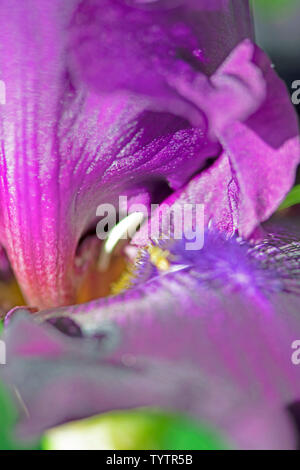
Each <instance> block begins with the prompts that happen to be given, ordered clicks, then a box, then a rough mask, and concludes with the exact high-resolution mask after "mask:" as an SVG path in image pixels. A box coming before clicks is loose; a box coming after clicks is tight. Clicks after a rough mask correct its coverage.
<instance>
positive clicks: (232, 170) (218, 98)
mask: <svg viewBox="0 0 300 470" xmlns="http://www.w3.org/2000/svg"><path fill="white" fill-rule="evenodd" d="M231 75H232V77H233V76H234V77H235V79H236V80H237V82H239V81H241V87H242V89H243V87H244V86H245V84H247V89H248V98H249V102H248V107H247V93H246V91H245V89H244V92H243V91H242V89H241V90H240V91H239V86H237V87H236V88H235V87H234V86H229V87H228V88H227V86H226V80H227V78H226V77H227V76H231ZM232 77H231V78H232ZM262 79H263V80H262ZM211 82H212V83H213V84H214V88H213V90H214V91H213V92H212V93H211V95H210V94H209V92H208V93H203V94H200V95H199V96H197V92H196V88H195V87H194V86H193V87H192V88H189V86H188V85H187V84H185V88H184V90H182V92H184V93H188V94H189V96H190V98H192V99H193V100H194V101H195V102H197V99H198V100H199V99H200V100H201V104H200V103H199V106H200V105H201V106H202V108H203V109H205V111H206V114H207V115H208V116H210V118H211V122H213V125H212V129H213V130H214V132H216V135H217V137H218V140H219V142H220V144H221V145H222V147H223V153H222V155H221V157H219V158H218V160H217V161H216V162H215V163H214V164H213V165H212V166H211V167H209V168H208V169H207V170H205V171H203V172H202V173H200V174H198V175H196V177H195V178H194V179H193V180H192V181H190V182H189V183H188V184H187V185H186V186H185V187H184V188H182V189H179V190H178V191H177V193H174V194H172V195H171V196H170V197H169V198H168V199H167V200H166V201H164V204H165V205H166V206H168V207H169V208H174V209H176V206H177V205H183V204H186V203H189V204H204V211H205V224H206V226H210V227H214V228H215V229H217V230H219V231H221V232H226V233H228V234H229V235H233V234H234V233H235V232H236V233H238V234H239V235H241V236H243V237H249V236H250V235H251V234H252V232H253V231H254V230H255V228H256V227H257V226H258V225H259V223H260V222H263V221H265V220H267V219H268V218H269V217H270V215H271V214H272V213H273V212H274V211H275V210H276V208H277V207H278V206H279V204H280V202H281V201H282V200H283V199H284V197H285V195H286V194H287V193H288V191H289V189H290V188H291V187H292V185H293V182H294V180H295V174H296V169H297V166H298V164H299V161H300V140H299V126H298V119H297V115H296V112H295V110H294V108H293V105H292V103H291V100H290V96H289V94H288V93H287V90H286V87H285V85H284V83H283V82H282V81H281V80H280V79H279V77H278V76H277V74H276V73H275V71H274V69H273V67H272V64H271V62H270V61H269V59H268V58H267V57H266V55H265V54H264V53H263V52H262V51H261V50H260V49H259V48H257V47H256V46H254V45H253V44H252V43H251V42H249V41H244V42H243V43H242V44H241V45H239V46H238V47H237V48H236V50H235V51H233V53H232V54H231V56H230V57H229V58H228V59H227V60H226V62H225V63H224V64H223V65H222V66H221V67H220V69H219V70H218V71H217V72H216V73H215V75H214V76H213V77H212V78H211ZM218 83H220V84H221V86H220V87H219V89H218ZM263 90H264V93H263ZM208 91H209V89H208ZM234 92H236V93H237V94H236V96H234V95H233V93H234ZM239 93H240V97H239ZM263 94H265V96H264V98H263V100H262V102H261V104H260V105H259V106H258V108H257V109H256V111H255V112H254V113H252V114H251V112H250V108H251V104H250V103H251V102H252V104H254V103H255V102H256V104H257V103H258V102H259V100H260V98H259V96H260V97H262V96H263ZM254 96H256V97H257V100H255V99H254V101H253V98H254ZM221 103H222V104H223V106H222V107H221V108H220V106H219V105H220V104H221ZM224 109H226V110H227V109H229V111H228V112H226V115H225V113H224ZM247 113H248V117H247ZM249 114H250V116H249ZM224 115H225V118H224ZM160 211H161V209H159V210H158V211H157V214H159V213H160ZM157 223H158V215H156V216H154V218H153V219H152V221H151V224H157ZM165 230H166V229H165ZM146 238H147V227H145V228H144V229H143V230H142V231H141V233H140V234H137V235H136V237H135V239H134V241H135V243H136V244H137V245H140V244H144V241H145V239H146Z"/></svg>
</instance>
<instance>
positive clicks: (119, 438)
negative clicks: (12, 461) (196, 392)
mask: <svg viewBox="0 0 300 470" xmlns="http://www.w3.org/2000/svg"><path fill="white" fill-rule="evenodd" d="M42 447H43V448H44V449H58V450H62V449H81V450H85V449H106V450H108V449H109V450H166V449H167V450H193V449H197V450H211V449H214V450H217V449H225V448H227V446H226V444H225V441H224V440H223V439H222V438H221V436H220V435H219V434H218V433H217V432H216V431H214V430H212V429H211V428H210V427H209V426H206V425H199V424H198V423H197V424H196V423H195V422H193V421H192V420H191V419H188V418H186V417H183V416H181V415H177V414H170V413H165V412H162V411H156V410H146V409H143V410H132V411H125V412H124V411H122V412H113V413H106V414H103V415H100V416H94V417H92V418H89V419H85V420H81V421H75V422H73V423H68V424H65V425H63V426H60V427H57V428H55V429H52V430H49V431H48V432H47V433H46V435H45V436H44V438H43V441H42Z"/></svg>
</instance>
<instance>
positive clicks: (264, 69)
mask: <svg viewBox="0 0 300 470" xmlns="http://www.w3.org/2000/svg"><path fill="white" fill-rule="evenodd" d="M0 48H1V77H0V78H1V80H2V81H3V82H4V83H5V86H6V104H5V105H4V106H1V136H2V147H1V186H0V198H1V207H2V210H1V234H0V235H1V236H0V238H1V243H2V245H3V246H4V248H5V250H6V252H7V254H8V257H9V260H10V262H11V264H12V267H13V269H14V271H15V273H16V276H17V279H18V282H19V284H20V286H21V288H22V290H23V293H24V295H25V297H26V299H27V301H28V303H29V304H30V305H32V306H36V307H39V308H43V307H44V308H45V307H51V306H56V305H64V304H71V303H73V302H75V299H76V297H75V294H76V289H77V287H78V284H79V283H80V280H81V279H82V276H83V274H84V273H83V271H84V268H85V267H86V266H88V264H89V263H88V259H89V258H93V256H95V253H94V252H93V254H89V253H92V250H91V249H90V252H89V253H86V252H85V253H83V252H84V250H78V244H79V242H80V240H81V239H82V237H84V234H85V233H87V232H88V231H89V230H90V229H91V227H93V224H94V221H95V217H96V208H97V206H98V205H99V204H100V203H102V202H105V203H107V202H111V203H115V202H116V199H117V197H118V196H119V194H123V195H127V196H128V198H129V199H130V198H134V199H135V201H136V200H139V198H140V199H141V200H143V201H145V200H149V201H153V202H162V200H163V195H164V194H165V193H166V191H167V192H169V194H170V192H172V193H173V194H172V195H171V198H173V199H174V198H175V199H179V200H183V199H189V200H192V201H194V202H204V203H205V208H206V210H205V213H206V218H207V223H209V222H210V223H211V224H213V225H214V226H215V227H216V228H218V229H221V230H223V231H227V232H229V233H230V234H232V233H234V232H235V231H238V232H239V233H240V235H243V236H249V235H251V232H252V231H253V230H254V229H255V227H256V226H257V225H258V224H259V222H260V221H262V220H264V219H266V218H268V217H269V216H270V215H271V213H272V212H273V211H274V210H275V209H276V207H277V205H278V204H279V202H280V201H281V200H282V199H283V197H284V196H285V194H286V193H287V192H288V190H289V188H290V187H291V185H292V182H293V179H294V172H295V167H296V165H297V163H298V161H299V147H298V145H299V142H298V137H297V136H298V128H297V121H296V116H295V113H294V111H293V108H292V104H291V103H290V99H289V96H288V94H287V93H286V91H285V88H284V85H283V83H282V82H281V81H280V80H279V78H278V77H277V75H276V73H275V71H274V70H273V69H272V67H271V63H270V62H269V60H268V59H267V57H266V56H265V55H264V53H263V52H262V51H261V50H259V49H258V48H257V47H256V46H255V45H254V44H253V42H252V24H251V21H250V13H249V7H248V2H247V1H244V0H242V1H241V0H232V1H229V0H228V1H226V0H220V1H214V2H207V1H202V0H199V1H192V0H191V1H177V0H174V1H171V0H170V1H164V0H161V1H156V2H150V3H148V2H135V1H125V0H124V1H121V0H109V1H105V0H87V1H82V2H79V1H76V0H73V1H72V0H68V1H66V2H64V5H63V6H62V5H61V2H60V1H58V0H48V1H47V0H44V1H43V2H40V1H37V0H26V1H24V2H18V1H17V0H16V1H13V2H11V1H3V2H1V28H0ZM195 175H196V176H195ZM193 176H195V177H194V178H193ZM173 199H172V201H173ZM89 248H90V246H89ZM78 252H80V253H81V257H80V256H76V255H78ZM78 258H79V259H78ZM82 259H84V262H83V261H82Z"/></svg>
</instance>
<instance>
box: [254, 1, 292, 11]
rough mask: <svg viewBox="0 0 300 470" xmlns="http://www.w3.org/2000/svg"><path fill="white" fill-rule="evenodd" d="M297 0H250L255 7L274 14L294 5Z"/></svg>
mask: <svg viewBox="0 0 300 470" xmlns="http://www.w3.org/2000/svg"><path fill="white" fill-rule="evenodd" d="M298 1H299V0H252V4H253V6H254V7H255V8H260V9H261V10H262V11H264V12H265V13H268V14H274V13H275V14H276V13H278V11H279V12H282V11H283V10H287V9H288V13H290V8H291V7H293V6H295V5H296V4H297V2H298Z"/></svg>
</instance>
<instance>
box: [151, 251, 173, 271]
mask: <svg viewBox="0 0 300 470" xmlns="http://www.w3.org/2000/svg"><path fill="white" fill-rule="evenodd" d="M148 252H149V255H150V261H151V263H152V264H153V265H154V266H156V268H157V269H158V270H159V271H168V269H170V263H169V260H168V258H169V256H170V252H169V251H168V250H162V249H161V248H160V247H159V246H152V245H151V246H149V247H148Z"/></svg>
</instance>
